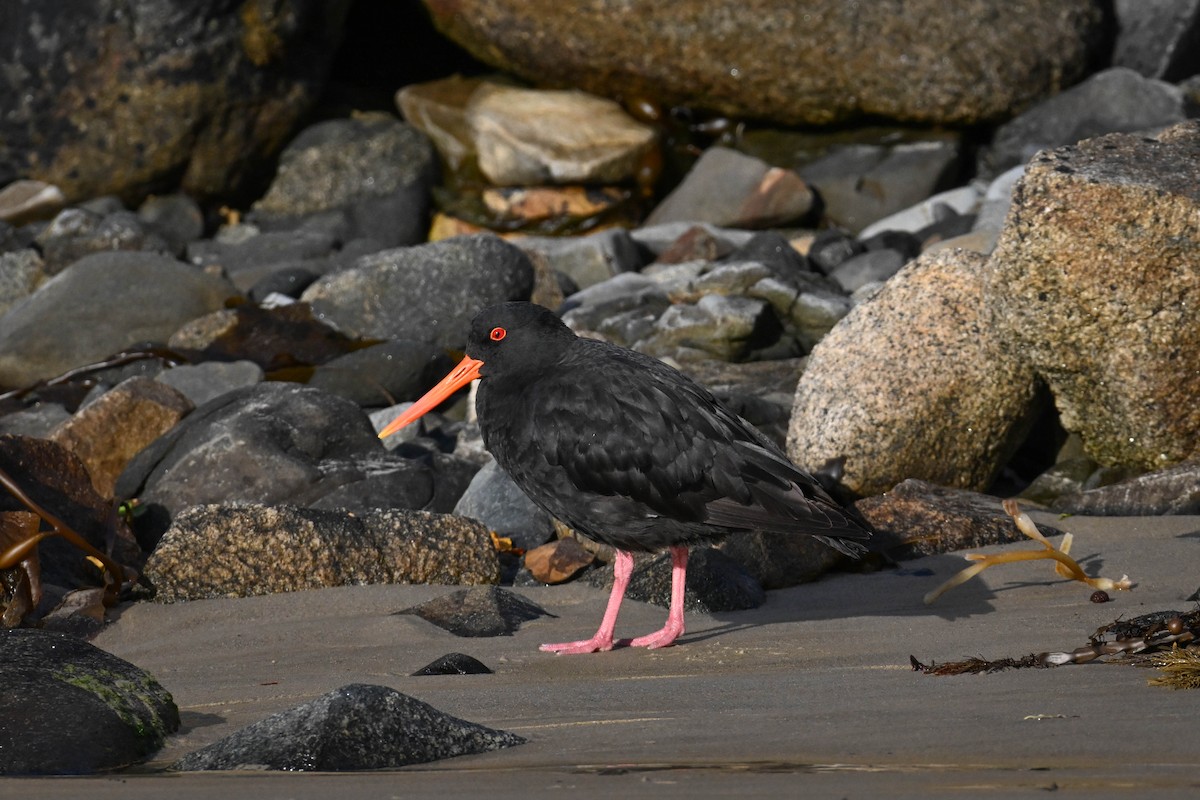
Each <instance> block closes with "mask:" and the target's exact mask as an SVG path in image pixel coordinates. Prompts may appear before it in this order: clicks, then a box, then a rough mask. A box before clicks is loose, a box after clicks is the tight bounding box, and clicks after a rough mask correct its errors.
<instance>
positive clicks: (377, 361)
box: [308, 339, 440, 407]
mask: <svg viewBox="0 0 1200 800" xmlns="http://www.w3.org/2000/svg"><path fill="white" fill-rule="evenodd" d="M437 356H438V353H437V352H436V351H435V350H434V348H433V347H432V346H431V345H429V344H428V343H426V342H410V341H401V340H398V339H393V340H392V341H389V342H381V343H379V344H376V345H372V346H370V347H364V348H363V349H361V350H355V351H354V352H352V353H347V354H346V355H344V356H338V357H337V358H334V359H332V360H330V361H327V362H325V363H324V364H322V365H320V366H319V367H317V368H316V369H315V370H313V374H312V377H311V378H309V379H308V385H309V386H311V387H313V388H315V389H321V390H323V391H326V392H330V393H331V394H336V395H339V396H341V397H345V398H346V399H348V400H352V401H353V402H355V403H357V404H358V405H360V406H375V407H378V406H383V405H390V404H393V403H395V401H396V400H416V399H417V398H418V397H420V396H421V395H422V394H423V392H424V389H425V388H426V387H428V386H429V385H431V383H432V380H430V378H431V370H432V367H433V366H434V359H435V358H437ZM438 377H440V376H438Z"/></svg>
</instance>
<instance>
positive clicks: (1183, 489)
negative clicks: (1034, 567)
mask: <svg viewBox="0 0 1200 800" xmlns="http://www.w3.org/2000/svg"><path fill="white" fill-rule="evenodd" d="M1051 508H1053V509H1054V510H1055V511H1057V512H1059V513H1062V514H1093V515H1097V516H1100V515H1104V516H1158V515H1161V514H1200V462H1198V461H1187V462H1184V463H1182V464H1178V465H1176V466H1174V467H1170V468H1168V469H1162V470H1158V471H1156V472H1150V473H1147V474H1145V475H1139V476H1138V477H1136V478H1130V479H1128V480H1125V481H1121V482H1120V483H1116V484H1113V485H1111V486H1104V487H1100V488H1097V489H1088V490H1085V491H1081V492H1074V493H1071V494H1065V495H1062V496H1061V497H1059V498H1058V499H1056V500H1055V501H1054V502H1053V503H1052V504H1051Z"/></svg>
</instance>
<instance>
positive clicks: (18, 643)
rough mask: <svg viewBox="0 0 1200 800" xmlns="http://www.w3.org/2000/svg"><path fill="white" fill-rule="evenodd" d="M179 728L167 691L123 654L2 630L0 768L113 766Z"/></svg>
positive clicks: (63, 770) (53, 771) (43, 771)
mask: <svg viewBox="0 0 1200 800" xmlns="http://www.w3.org/2000/svg"><path fill="white" fill-rule="evenodd" d="M178 728H179V709H178V708H176V706H175V701H174V700H172V699H171V695H170V693H169V692H167V690H166V689H164V688H163V687H162V686H160V685H159V683H158V681H156V680H155V679H154V678H153V676H151V675H150V674H149V673H147V672H145V671H144V670H142V669H140V668H138V667H136V666H134V665H133V664H130V663H129V662H128V661H124V660H122V659H120V658H117V657H116V656H114V655H110V654H109V653H106V652H104V651H103V650H101V649H100V648H98V647H95V646H93V645H91V644H88V643H87V642H85V641H82V640H80V639H75V638H72V637H70V636H64V635H62V634H57V633H49V632H47V631H42V630H36V629H31V628H16V629H12V630H3V631H0V774H4V775H79V774H87V773H92V772H102V771H106V770H112V769H118V768H120V767H125V766H128V765H130V764H135V763H137V762H139V761H141V760H143V759H144V758H146V756H148V755H150V754H151V753H153V752H155V751H156V750H158V749H159V748H160V747H162V745H163V741H164V740H165V739H166V737H167V735H168V734H170V733H173V732H175V731H176V730H177V729H178Z"/></svg>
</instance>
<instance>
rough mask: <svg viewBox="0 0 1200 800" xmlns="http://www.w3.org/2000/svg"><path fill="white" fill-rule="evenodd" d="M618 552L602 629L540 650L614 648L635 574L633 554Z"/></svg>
mask: <svg viewBox="0 0 1200 800" xmlns="http://www.w3.org/2000/svg"><path fill="white" fill-rule="evenodd" d="M616 554H617V560H616V561H615V562H613V588H612V594H610V595H609V596H608V607H607V608H605V609H604V619H602V620H601V621H600V629H599V630H597V631H596V635H595V636H593V637H592V638H590V639H584V640H582V641H579V642H562V643H560V644H544V645H542V646H541V647H540V648H539V649H540V650H544V651H545V652H547V653H567V654H573V653H595V652H597V651H603V650H612V647H613V631H614V630H616V627H617V614H618V613H619V612H620V610H621V601H622V600H623V599H624V598H625V589H626V588H627V587H628V586H629V576H630V575H632V574H633V555H632V554H631V553H628V552H626V551H624V550H617V551H616ZM685 560H686V551H685ZM681 630H682V628H681Z"/></svg>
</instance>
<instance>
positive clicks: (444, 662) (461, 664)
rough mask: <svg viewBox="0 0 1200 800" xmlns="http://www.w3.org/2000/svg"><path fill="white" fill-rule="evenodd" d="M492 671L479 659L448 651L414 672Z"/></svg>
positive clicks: (454, 673)
mask: <svg viewBox="0 0 1200 800" xmlns="http://www.w3.org/2000/svg"><path fill="white" fill-rule="evenodd" d="M491 674H492V671H491V670H490V669H488V668H487V666H486V665H484V664H483V662H481V661H479V659H476V658H472V657H471V656H468V655H463V654H462V653H447V654H446V655H444V656H442V657H441V658H438V659H435V660H434V661H431V662H430V663H428V664H426V665H425V666H423V667H421V668H420V669H419V670H417V671H416V672H414V673H413V677H417V676H420V675H491Z"/></svg>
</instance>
